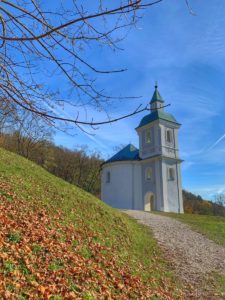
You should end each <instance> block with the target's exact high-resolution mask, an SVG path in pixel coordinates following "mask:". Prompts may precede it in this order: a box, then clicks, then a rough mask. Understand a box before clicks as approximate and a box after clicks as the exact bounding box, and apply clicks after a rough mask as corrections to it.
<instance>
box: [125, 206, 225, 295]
mask: <svg viewBox="0 0 225 300" xmlns="http://www.w3.org/2000/svg"><path fill="white" fill-rule="evenodd" d="M124 212H125V213H127V214H128V215H129V216H131V217H133V218H135V219H137V220H138V222H139V223H142V224H144V225H147V226H149V227H150V228H151V229H152V231H153V234H154V236H155V238H156V239H157V241H158V243H159V245H160V246H161V248H162V249H163V252H164V254H165V256H166V258H167V259H168V261H169V262H170V263H171V265H172V267H173V268H174V271H175V273H176V274H177V275H178V276H179V278H181V280H182V282H183V283H184V286H185V288H184V292H185V294H186V296H185V298H186V299H225V296H224V297H222V296H216V295H215V294H213V292H212V291H211V287H210V284H207V282H206V278H207V276H208V274H209V273H210V272H214V271H215V272H218V273H221V274H225V247H222V246H219V245H217V244H216V243H214V242H213V241H211V240H209V239H207V238H206V237H204V236H203V235H201V234H199V233H197V232H195V231H193V230H192V229H191V228H190V227H189V226H188V225H186V224H184V223H181V222H179V221H177V220H175V219H173V218H170V217H165V216H161V215H156V214H152V213H148V212H144V211H135V210H126V211H124Z"/></svg>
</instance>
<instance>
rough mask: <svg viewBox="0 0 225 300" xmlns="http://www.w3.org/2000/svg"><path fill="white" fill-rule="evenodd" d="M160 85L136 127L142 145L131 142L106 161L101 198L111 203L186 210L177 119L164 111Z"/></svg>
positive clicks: (113, 204)
mask: <svg viewBox="0 0 225 300" xmlns="http://www.w3.org/2000/svg"><path fill="white" fill-rule="evenodd" d="M164 106H165V105H164V100H163V99H162V97H161V95H160V93H159V91H158V87H157V85H155V91H154V94H153V96H152V99H151V102H150V107H151V110H150V111H151V112H150V113H149V114H148V115H146V116H145V117H143V119H142V120H141V122H140V124H139V125H138V127H137V128H136V132H137V134H138V138H139V149H137V148H136V147H135V146H133V145H131V144H129V145H127V146H126V147H125V148H123V149H122V150H120V151H119V152H118V153H116V154H115V155H114V156H113V157H111V158H110V159H109V160H107V161H106V162H104V163H103V165H102V173H101V198H102V200H103V201H104V202H106V203H107V204H109V205H111V206H112V207H116V208H120V209H136V210H145V211H152V210H156V211H164V212H176V213H183V199H182V185H181V170H180V164H181V162H182V160H181V159H180V158H179V148H178V130H179V128H180V126H181V124H179V123H178V122H177V121H176V119H175V118H174V117H173V116H172V115H171V114H169V113H167V112H165V111H164Z"/></svg>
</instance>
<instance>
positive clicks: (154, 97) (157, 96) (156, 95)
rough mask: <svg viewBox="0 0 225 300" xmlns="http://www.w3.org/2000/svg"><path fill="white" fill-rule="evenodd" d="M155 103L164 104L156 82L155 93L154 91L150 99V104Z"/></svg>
mask: <svg viewBox="0 0 225 300" xmlns="http://www.w3.org/2000/svg"><path fill="white" fill-rule="evenodd" d="M155 101H160V102H164V100H163V98H162V96H161V95H160V93H159V91H158V83H157V81H156V82H155V91H154V94H153V95H152V99H151V102H150V103H153V102H155Z"/></svg>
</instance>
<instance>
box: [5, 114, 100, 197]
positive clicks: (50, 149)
mask: <svg viewBox="0 0 225 300" xmlns="http://www.w3.org/2000/svg"><path fill="white" fill-rule="evenodd" d="M53 134H54V131H53V129H52V128H51V127H48V126H46V124H45V123H44V122H43V121H42V120H41V119H40V118H33V117H32V116H31V115H29V114H26V115H25V116H23V118H22V117H21V115H20V119H19V121H18V120H17V121H15V119H14V118H13V119H12V120H11V119H10V118H9V117H7V120H6V118H1V119H0V147H3V148H5V149H6V150H9V151H12V152H15V153H17V154H19V155H21V156H23V157H25V158H27V159H29V160H32V161H33V162H35V163H37V164H38V165H40V166H42V167H43V168H45V169H46V170H47V171H49V172H50V173H52V174H54V175H56V176H58V177H60V178H62V179H64V180H66V181H67V182H69V183H72V184H75V185H77V186H79V187H80V188H82V189H84V190H86V191H87V192H90V193H92V194H94V195H95V196H99V195H100V165H101V163H102V160H101V158H100V155H99V154H98V153H97V152H91V151H90V150H89V149H88V147H87V146H83V147H81V148H79V149H74V150H69V149H67V148H65V147H62V146H56V145H55V144H54V143H53Z"/></svg>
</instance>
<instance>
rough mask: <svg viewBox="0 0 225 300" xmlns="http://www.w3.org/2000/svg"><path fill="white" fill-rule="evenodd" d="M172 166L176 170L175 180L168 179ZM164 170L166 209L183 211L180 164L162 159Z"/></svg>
mask: <svg viewBox="0 0 225 300" xmlns="http://www.w3.org/2000/svg"><path fill="white" fill-rule="evenodd" d="M169 167H172V168H173V169H174V171H175V174H174V175H175V176H174V180H168V176H167V172H168V168H169ZM162 171H163V192H164V211H167V212H177V213H183V199H182V188H181V178H180V176H181V174H180V165H179V163H178V162H175V161H171V160H163V161H162Z"/></svg>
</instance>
